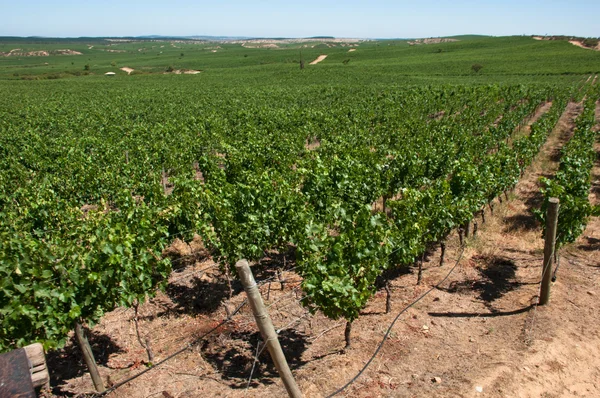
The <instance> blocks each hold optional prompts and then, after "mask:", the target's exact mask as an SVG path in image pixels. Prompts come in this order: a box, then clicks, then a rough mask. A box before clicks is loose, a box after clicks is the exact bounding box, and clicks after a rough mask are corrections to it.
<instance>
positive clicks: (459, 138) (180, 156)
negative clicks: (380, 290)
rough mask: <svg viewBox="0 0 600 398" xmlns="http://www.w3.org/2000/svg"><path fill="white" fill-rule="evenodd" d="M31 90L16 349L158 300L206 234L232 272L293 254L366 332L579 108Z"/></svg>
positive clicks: (1, 234) (409, 98) (9, 168)
mask: <svg viewBox="0 0 600 398" xmlns="http://www.w3.org/2000/svg"><path fill="white" fill-rule="evenodd" d="M28 83H29V84H28V85H27V86H25V85H21V86H19V87H18V88H16V89H15V90H12V91H10V92H7V93H6V95H3V96H2V97H0V186H2V188H3V189H2V190H0V292H1V294H0V315H1V316H0V350H6V349H9V348H12V347H15V346H22V345H24V344H28V343H30V342H32V341H40V342H43V343H44V344H45V345H46V347H56V346H60V345H62V344H63V343H64V341H65V339H66V336H67V334H68V332H69V331H70V330H72V329H73V328H74V325H75V324H76V323H78V322H81V321H87V322H90V323H93V322H96V321H97V320H98V319H100V317H101V316H102V314H103V313H105V312H106V311H110V310H112V309H114V308H115V307H116V306H132V305H135V304H136V303H138V302H141V301H143V300H145V299H147V298H148V297H151V296H152V295H153V294H155V292H156V289H157V288H161V287H163V286H165V284H166V280H167V277H168V275H169V274H170V272H171V269H172V263H171V261H170V260H169V259H168V258H166V257H163V256H162V253H163V251H164V249H165V248H166V247H167V246H168V245H169V244H170V242H171V241H172V240H173V239H174V238H175V237H181V238H183V239H191V238H192V237H193V235H194V234H198V235H200V236H201V238H202V240H203V242H204V244H205V245H206V246H207V248H208V249H209V250H210V251H211V253H212V255H213V257H214V258H215V259H216V260H217V261H218V262H219V263H220V264H221V265H222V267H223V269H224V270H229V269H230V268H231V265H232V264H234V263H235V262H236V261H237V260H238V259H241V258H246V259H248V260H250V261H258V260H260V259H261V258H262V257H264V256H265V252H266V251H267V250H277V249H281V250H287V248H288V247H289V246H290V245H292V246H293V247H295V251H296V263H297V272H298V273H299V274H300V275H301V276H302V277H303V282H302V288H303V290H304V293H305V295H306V300H304V301H303V302H304V303H305V304H306V305H307V306H308V307H309V308H311V309H313V310H319V311H322V312H323V313H324V314H326V315H327V316H329V317H331V318H345V319H347V320H348V321H352V320H354V319H356V317H357V316H358V314H359V311H360V309H361V308H363V307H364V305H365V304H366V302H367V300H368V299H369V297H371V295H372V294H373V293H374V291H375V285H376V280H377V278H378V277H379V276H380V275H381V274H382V273H383V272H384V271H385V270H387V269H391V268H393V267H400V266H406V265H409V264H412V263H413V261H414V260H415V258H417V257H418V256H419V255H420V254H421V253H422V252H423V251H424V250H425V248H426V245H427V244H430V243H432V242H440V241H443V240H444V238H445V237H446V235H447V234H448V233H449V232H450V231H451V230H452V229H453V228H455V227H457V226H459V225H462V224H464V223H465V222H467V221H468V220H470V219H471V218H472V217H473V215H474V214H475V213H476V212H478V211H480V210H481V209H482V207H483V206H485V205H486V204H487V203H489V202H490V201H491V200H493V199H494V198H495V197H496V196H498V195H499V194H500V193H502V192H505V191H507V190H509V189H511V188H512V187H513V186H514V185H515V184H516V182H517V181H518V179H519V177H520V175H521V174H522V172H523V170H524V168H525V167H527V165H528V164H529V163H530V162H531V161H532V159H533V158H534V156H535V155H536V154H537V153H538V151H539V148H540V146H541V145H542V144H543V143H544V141H545V139H546V137H547V136H548V134H549V132H550V131H551V130H552V128H553V127H554V125H555V124H556V122H557V120H558V118H559V117H560V115H561V113H562V111H563V110H564V108H565V105H566V103H567V101H568V99H569V97H570V96H571V95H572V93H571V92H568V91H565V90H564V89H558V88H556V87H542V88H539V87H535V86H495V85H490V86H475V87H467V86H460V87H458V86H440V87H411V88H405V87H403V88H387V89H380V88H364V87H363V88H360V89H350V88H321V87H319V88H315V87H308V88H305V89H293V90H292V89H285V88H272V87H270V88H265V89H264V90H262V91H261V90H258V91H257V90H253V91H245V90H243V89H231V90H225V89H221V90H212V91H211V90H209V89H206V90H204V91H203V90H202V87H198V86H185V85H183V84H182V85H180V86H175V87H165V86H161V85H160V84H153V85H146V86H145V85H141V86H138V87H131V86H128V85H124V84H123V83H119V82H114V83H113V82H111V83H104V82H103V83H100V82H97V83H95V82H83V83H77V84H76V83H72V84H71V85H69V86H67V87H63V86H60V85H57V84H55V83H53V82H42V83H40V84H37V83H36V84H34V83H33V82H28ZM548 101H551V102H552V106H551V108H550V110H549V111H548V112H546V113H544V115H543V116H542V117H541V118H540V119H539V120H537V121H536V122H535V123H534V124H533V125H532V126H531V129H530V132H529V133H526V134H524V133H523V132H522V130H521V129H519V127H520V126H521V124H522V123H523V121H524V120H527V119H528V118H529V117H530V116H532V115H533V114H534V113H535V112H536V110H538V109H539V107H540V106H541V105H543V104H545V103H547V102H548ZM582 128H583V127H582ZM586 142H587V141H586ZM565 167H566V166H565ZM569 167H570V166H569ZM376 202H380V203H383V206H381V208H378V207H376V206H374V205H373V204H374V203H376Z"/></svg>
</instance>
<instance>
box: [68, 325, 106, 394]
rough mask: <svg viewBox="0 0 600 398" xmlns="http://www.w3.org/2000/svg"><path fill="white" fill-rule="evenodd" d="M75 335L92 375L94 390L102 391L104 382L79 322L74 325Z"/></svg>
mask: <svg viewBox="0 0 600 398" xmlns="http://www.w3.org/2000/svg"><path fill="white" fill-rule="evenodd" d="M75 336H76V337H77V343H79V347H80V348H81V352H82V353H83V359H84V360H85V364H86V365H87V367H88V369H89V371H90V376H92V381H93V382H94V387H95V388H96V391H98V392H103V391H104V383H103V382H102V378H101V377H100V372H98V366H97V365H96V360H95V359H94V354H93V353H92V347H90V342H89V341H88V339H87V337H85V332H84V331H83V326H81V323H77V324H76V325H75Z"/></svg>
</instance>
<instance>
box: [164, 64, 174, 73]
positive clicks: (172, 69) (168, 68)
mask: <svg viewBox="0 0 600 398" xmlns="http://www.w3.org/2000/svg"><path fill="white" fill-rule="evenodd" d="M174 70H175V69H174V68H173V66H171V65H169V66H167V69H166V71H167V72H173V71H174Z"/></svg>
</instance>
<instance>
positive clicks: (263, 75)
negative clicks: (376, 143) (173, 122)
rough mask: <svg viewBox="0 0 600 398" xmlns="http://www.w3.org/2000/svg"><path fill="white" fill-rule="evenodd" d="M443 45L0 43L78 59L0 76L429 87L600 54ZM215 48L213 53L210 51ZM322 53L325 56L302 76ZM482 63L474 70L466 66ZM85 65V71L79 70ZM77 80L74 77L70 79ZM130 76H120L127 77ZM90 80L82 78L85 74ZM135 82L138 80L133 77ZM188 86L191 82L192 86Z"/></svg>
mask: <svg viewBox="0 0 600 398" xmlns="http://www.w3.org/2000/svg"><path fill="white" fill-rule="evenodd" d="M457 39H458V40H459V41H456V42H450V43H439V44H427V45H415V46H410V45H409V44H408V42H407V41H400V40H385V41H366V42H361V43H358V45H357V46H355V48H356V51H354V52H348V49H349V48H350V47H348V46H349V44H348V45H346V46H344V47H342V46H340V44H339V43H329V44H324V43H321V42H310V41H308V42H305V43H292V44H286V43H284V44H281V43H280V44H278V46H279V47H280V48H267V49H265V48H245V47H243V46H242V44H239V43H238V44H227V43H207V42H185V41H177V42H175V41H137V42H126V43H121V42H111V41H107V40H99V39H88V40H86V39H78V40H76V41H73V40H69V39H44V40H42V39H40V41H39V42H30V41H25V39H10V38H4V39H0V52H5V53H6V52H9V51H11V50H14V49H21V50H22V52H27V51H40V50H45V51H48V52H52V51H56V50H59V49H70V50H74V51H78V52H81V53H82V55H57V56H49V57H43V56H34V57H26V56H23V57H1V58H0V79H16V80H18V79H31V78H39V79H44V78H50V79H52V78H67V77H74V76H75V75H81V74H83V73H84V72H88V73H89V74H90V75H92V76H98V75H102V74H104V73H106V72H116V73H117V74H118V75H119V78H125V76H127V74H126V73H125V72H122V71H120V70H119V68H120V67H129V68H133V69H135V70H136V72H135V74H161V73H163V72H165V71H166V70H167V69H168V68H173V69H193V70H201V71H202V72H203V73H202V74H200V75H195V76H185V77H182V78H185V79H188V81H190V82H194V83H196V82H197V81H200V82H201V84H219V85H226V86H227V85H231V86H237V85H240V84H243V85H245V86H249V85H258V86H265V85H298V84H300V85H306V84H319V85H338V84H352V85H355V84H361V85H362V84H405V83H416V84H423V83H424V84H430V83H436V82H443V83H448V82H460V83H468V84H471V83H503V82H509V83H513V82H525V83H530V82H533V83H538V82H559V83H560V82H565V83H566V84H569V83H570V82H571V81H572V79H571V78H570V77H572V76H577V75H584V74H592V73H598V72H600V52H597V51H591V50H585V49H581V48H578V47H575V46H573V45H571V44H569V43H568V42H567V41H537V40H533V39H532V38H531V37H519V36H515V37H501V38H492V37H484V36H481V37H477V36H464V37H457ZM213 51H216V52H213ZM321 54H326V55H328V57H327V59H325V60H324V61H323V62H321V63H320V64H318V65H315V66H308V65H307V67H306V69H305V70H303V71H301V70H300V68H299V61H300V57H301V56H302V58H303V59H304V60H305V62H306V64H308V63H309V62H310V61H312V60H314V59H315V58H316V57H317V56H319V55H321ZM473 64H480V65H481V66H482V68H481V70H480V71H479V72H478V73H475V72H473V70H472V65H473ZM86 65H89V71H85V66H86ZM77 77H81V76H77ZM131 77H132V76H127V78H131ZM88 78H89V77H88ZM137 78H138V79H139V77H137ZM194 83H190V84H194Z"/></svg>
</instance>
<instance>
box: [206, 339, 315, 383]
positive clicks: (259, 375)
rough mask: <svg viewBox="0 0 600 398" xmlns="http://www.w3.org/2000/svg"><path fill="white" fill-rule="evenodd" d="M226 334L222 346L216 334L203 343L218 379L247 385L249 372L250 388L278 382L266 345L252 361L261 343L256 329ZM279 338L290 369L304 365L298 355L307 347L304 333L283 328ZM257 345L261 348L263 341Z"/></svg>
mask: <svg viewBox="0 0 600 398" xmlns="http://www.w3.org/2000/svg"><path fill="white" fill-rule="evenodd" d="M229 337H230V338H229V339H227V343H226V345H225V346H224V344H223V343H222V341H223V340H222V339H219V338H218V337H214V338H212V339H207V340H206V341H205V343H204V345H203V346H202V356H203V357H204V359H205V360H206V361H207V362H208V363H209V364H210V365H211V366H212V367H213V368H214V369H215V370H216V371H217V372H219V373H220V374H221V379H222V380H224V381H226V382H227V383H226V384H228V385H229V386H230V387H231V388H236V389H237V388H246V387H247V385H248V380H249V379H250V374H252V379H251V381H250V387H259V386H260V385H269V384H274V383H276V382H277V381H276V380H275V379H277V378H279V375H278V373H277V369H275V365H274V364H273V361H272V360H271V356H270V355H269V353H268V351H267V349H266V348H265V349H262V352H261V353H260V355H259V357H258V361H257V362H256V364H254V359H255V357H256V354H257V349H256V348H257V343H258V342H259V341H261V342H262V338H261V336H260V333H259V332H253V333H250V332H241V333H239V332H234V333H232V334H231V335H230V336H229ZM278 337H279V343H280V344H281V348H282V349H283V352H284V353H285V357H286V359H287V361H288V364H289V366H290V368H291V369H292V370H295V369H298V368H300V367H302V366H303V365H305V364H306V361H303V360H302V359H301V358H302V354H303V353H304V351H306V349H307V348H308V347H307V346H308V343H307V341H306V336H305V335H304V334H302V333H299V332H298V331H296V330H293V329H286V330H282V331H281V332H280V333H279V335H278ZM260 347H261V348H262V343H261V346H260ZM261 348H259V352H260V350H261ZM253 365H254V370H253Z"/></svg>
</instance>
